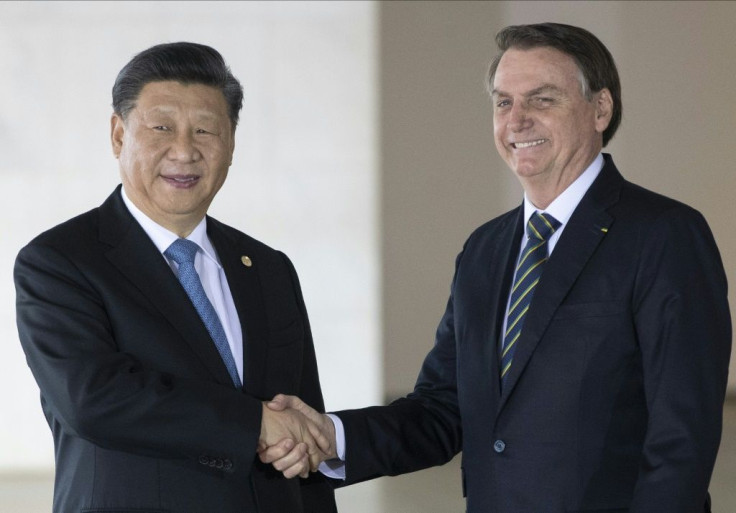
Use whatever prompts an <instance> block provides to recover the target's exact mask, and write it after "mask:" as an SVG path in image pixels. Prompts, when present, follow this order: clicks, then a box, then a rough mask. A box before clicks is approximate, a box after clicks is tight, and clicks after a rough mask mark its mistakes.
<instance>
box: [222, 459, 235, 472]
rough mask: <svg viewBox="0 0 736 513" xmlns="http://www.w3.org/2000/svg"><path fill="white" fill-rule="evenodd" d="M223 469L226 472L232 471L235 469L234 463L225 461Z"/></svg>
mask: <svg viewBox="0 0 736 513" xmlns="http://www.w3.org/2000/svg"><path fill="white" fill-rule="evenodd" d="M222 468H223V469H225V470H230V469H231V468H233V462H232V461H230V460H227V459H226V460H225V461H223V465H222Z"/></svg>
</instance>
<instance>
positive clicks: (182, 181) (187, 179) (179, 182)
mask: <svg viewBox="0 0 736 513" xmlns="http://www.w3.org/2000/svg"><path fill="white" fill-rule="evenodd" d="M161 177H162V178H163V179H164V180H166V181H167V182H169V183H170V184H172V185H175V186H182V187H186V186H189V185H194V184H195V183H196V182H197V180H199V176H197V175H170V176H163V175H162V176H161Z"/></svg>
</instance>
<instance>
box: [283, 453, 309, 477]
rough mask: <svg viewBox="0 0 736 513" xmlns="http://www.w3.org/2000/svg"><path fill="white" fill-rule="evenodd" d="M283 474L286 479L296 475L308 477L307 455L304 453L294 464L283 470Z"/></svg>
mask: <svg viewBox="0 0 736 513" xmlns="http://www.w3.org/2000/svg"><path fill="white" fill-rule="evenodd" d="M283 474H284V477H285V478H287V479H291V478H293V477H296V476H299V477H309V460H308V459H307V455H306V454H305V455H304V457H303V458H302V459H301V460H299V462H298V463H297V464H296V465H293V466H291V467H289V468H288V469H286V470H284V472H283Z"/></svg>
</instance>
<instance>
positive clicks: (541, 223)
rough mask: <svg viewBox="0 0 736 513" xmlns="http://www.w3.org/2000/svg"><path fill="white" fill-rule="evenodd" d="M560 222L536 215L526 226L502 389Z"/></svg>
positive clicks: (505, 338) (509, 316) (509, 318)
mask: <svg viewBox="0 0 736 513" xmlns="http://www.w3.org/2000/svg"><path fill="white" fill-rule="evenodd" d="M559 227H560V222H559V221H557V220H556V219H555V218H554V217H552V216H551V215H549V214H540V213H539V212H536V211H535V212H534V213H533V214H532V216H531V217H530V218H529V222H528V223H527V225H526V234H527V241H526V244H525V245H524V249H523V251H522V252H521V258H520V259H519V264H518V265H517V267H516V273H515V275H514V286H513V288H512V289H511V298H510V299H509V311H508V314H507V316H506V333H504V336H503V345H502V346H501V385H502V386H503V384H504V383H505V382H506V378H507V377H508V374H509V369H510V368H511V363H512V361H513V359H514V351H515V350H516V342H517V341H518V340H519V335H521V328H522V327H523V325H524V318H525V317H526V313H527V312H528V311H529V305H530V304H531V302H532V296H533V295H534V289H535V287H536V286H537V283H539V278H540V277H541V276H542V269H543V268H544V264H545V263H546V262H547V258H548V251H547V241H548V240H549V238H550V236H551V235H552V234H553V233H555V230H557V228H559Z"/></svg>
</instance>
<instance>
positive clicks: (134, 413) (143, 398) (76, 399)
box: [14, 242, 262, 471]
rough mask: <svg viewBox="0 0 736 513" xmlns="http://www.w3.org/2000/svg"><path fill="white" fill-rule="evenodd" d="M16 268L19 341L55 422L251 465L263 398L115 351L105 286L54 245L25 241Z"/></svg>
mask: <svg viewBox="0 0 736 513" xmlns="http://www.w3.org/2000/svg"><path fill="white" fill-rule="evenodd" d="M14 278H15V286H16V297H17V305H16V313H17V324H18V332H19V336H20V341H21V344H22V346H23V350H24V352H25V355H26V359H27V362H28V365H29V367H30V369H31V371H32V373H33V375H34V377H35V379H36V381H37V382H38V385H39V387H40V389H41V394H42V400H43V402H44V409H45V412H46V415H47V418H48V420H49V422H50V424H52V426H51V427H52V429H55V424H56V423H58V425H59V426H60V427H61V428H62V429H63V430H65V431H66V432H68V433H71V434H73V435H75V436H78V437H80V438H82V439H85V440H88V441H90V442H92V443H94V444H96V445H98V446H100V447H103V448H108V449H115V450H120V451H126V452H130V453H134V454H139V455H145V456H153V457H161V458H173V459H189V460H194V461H195V462H196V461H198V462H199V463H202V464H205V463H207V464H210V465H211V464H214V465H216V466H217V468H222V469H223V470H224V471H235V470H236V469H240V468H242V467H243V466H245V468H250V467H251V465H252V463H253V460H254V458H255V453H256V446H257V443H258V437H259V435H260V425H261V408H262V407H261V402H260V401H259V400H257V399H255V398H253V397H249V396H247V395H246V394H243V393H240V392H238V391H236V390H235V389H230V388H228V387H224V386H221V385H218V384H217V383H215V382H211V381H206V380H197V379H188V378H185V377H181V376H174V375H171V374H168V373H163V372H160V371H159V370H157V369H155V368H151V366H150V364H147V362H145V361H140V360H139V359H138V358H136V356H135V355H132V354H126V353H125V352H122V351H120V350H119V349H118V348H117V347H116V342H115V339H114V337H113V333H112V327H111V321H110V317H109V315H108V312H107V311H106V309H105V306H104V301H103V297H102V295H101V294H103V292H104V291H100V290H97V289H96V288H95V287H94V286H93V285H92V284H91V283H90V282H89V281H88V280H87V278H86V277H85V274H84V273H83V272H81V271H80V270H79V269H78V268H77V266H76V265H75V263H74V262H73V261H72V260H71V259H69V258H68V257H67V256H65V254H63V253H62V252H61V251H59V250H58V249H56V248H55V247H53V246H51V245H47V244H44V243H39V242H34V243H31V244H30V245H28V246H26V247H25V248H24V249H23V250H21V252H20V254H19V255H18V258H17V260H16V263H15V270H14ZM130 322H131V323H135V319H130ZM150 343H151V344H155V343H156V340H155V336H154V335H152V338H151V340H150ZM204 459H206V460H207V461H206V462H205V461H204Z"/></svg>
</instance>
